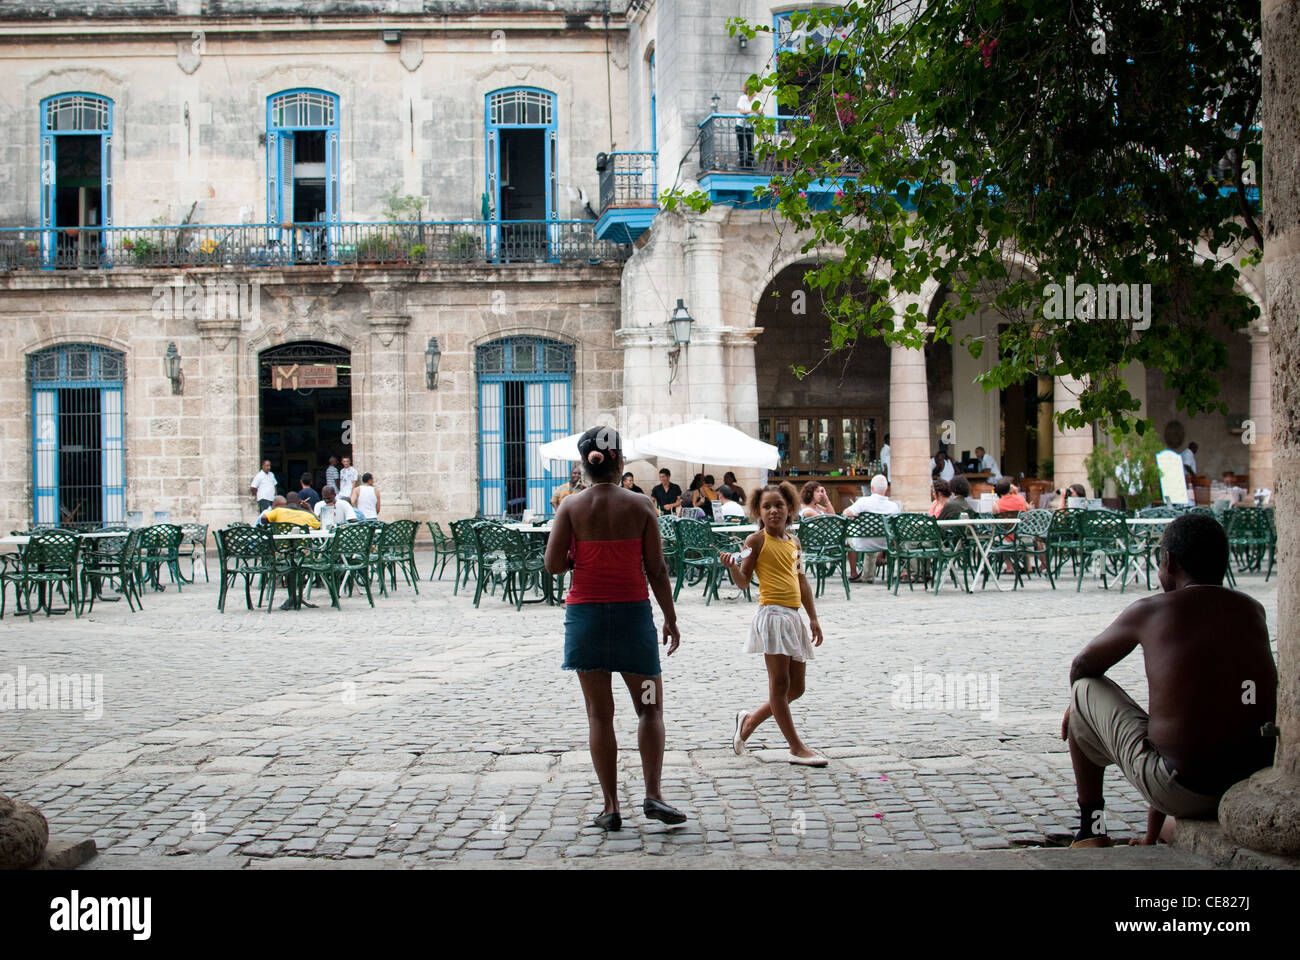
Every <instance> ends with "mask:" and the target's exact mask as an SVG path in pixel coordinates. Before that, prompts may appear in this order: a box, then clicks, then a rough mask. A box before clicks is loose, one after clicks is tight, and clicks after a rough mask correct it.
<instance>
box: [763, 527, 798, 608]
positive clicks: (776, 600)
mask: <svg viewBox="0 0 1300 960" xmlns="http://www.w3.org/2000/svg"><path fill="white" fill-rule="evenodd" d="M802 567H803V564H802V562H801V561H800V559H799V548H798V547H797V546H795V541H794V539H793V538H791V539H789V540H777V539H775V538H773V537H772V536H770V535H769V534H768V532H767V531H766V530H764V531H763V549H762V550H761V551H759V554H758V562H757V563H755V564H754V573H756V574H757V575H758V602H759V603H760V604H773V605H775V606H778V607H793V608H794V609H796V610H798V609H799V607H800V605H801V598H800V595H799V573H800V572H801V570H802Z"/></svg>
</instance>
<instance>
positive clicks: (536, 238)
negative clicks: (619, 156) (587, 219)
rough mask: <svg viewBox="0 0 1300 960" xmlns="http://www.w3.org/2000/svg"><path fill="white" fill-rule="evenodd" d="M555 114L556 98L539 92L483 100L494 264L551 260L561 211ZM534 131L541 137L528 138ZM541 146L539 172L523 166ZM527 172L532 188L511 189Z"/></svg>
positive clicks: (498, 93)
mask: <svg viewBox="0 0 1300 960" xmlns="http://www.w3.org/2000/svg"><path fill="white" fill-rule="evenodd" d="M555 112H556V100H555V94H553V93H551V92H550V91H549V90H543V89H541V88H538V87H509V88H506V89H501V90H494V91H492V92H491V93H489V94H488V95H487V96H486V97H485V98H484V126H485V130H486V135H487V150H486V159H487V185H488V200H489V203H490V205H491V210H490V213H491V217H490V219H491V220H492V221H494V225H493V227H492V229H491V230H490V231H489V233H490V235H491V246H492V250H491V254H492V256H493V258H500V257H501V256H502V255H503V254H505V255H507V256H512V257H515V258H518V259H522V260H528V259H548V260H549V259H551V256H550V251H551V250H552V249H553V242H554V240H555V237H554V236H552V234H553V233H554V231H555V230H556V227H555V226H554V223H553V221H555V220H556V219H557V218H558V217H559V207H560V204H559V177H558V173H557V159H558V150H557V143H556V120H555ZM531 131H536V135H533V136H528V135H527V134H529V133H530V132H531ZM520 134H524V135H523V136H521V135H520ZM538 141H540V147H541V149H540V151H539V153H540V155H535V156H534V157H533V158H532V160H533V162H534V163H535V162H537V161H540V168H539V169H538V168H531V164H527V165H526V164H525V163H524V162H522V161H521V155H523V156H524V157H526V156H527V154H526V151H529V150H536V149H537V147H538V146H539V143H538ZM526 166H527V167H530V168H531V169H527V171H526V172H527V175H528V178H529V181H530V182H528V183H527V184H526V185H525V184H518V183H512V182H511V180H512V177H518V176H519V175H520V172H521V171H522V170H524V169H525V167H526ZM525 191H526V194H525ZM539 200H540V202H539ZM525 213H526V215H525ZM546 221H551V222H549V223H548V222H546ZM512 223H514V224H519V226H515V227H511V226H509V224H512Z"/></svg>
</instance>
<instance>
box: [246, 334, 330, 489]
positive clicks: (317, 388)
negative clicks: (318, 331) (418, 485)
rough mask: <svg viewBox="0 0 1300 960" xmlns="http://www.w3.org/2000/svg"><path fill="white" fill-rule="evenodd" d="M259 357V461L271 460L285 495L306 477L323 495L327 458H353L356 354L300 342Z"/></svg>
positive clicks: (327, 464)
mask: <svg viewBox="0 0 1300 960" xmlns="http://www.w3.org/2000/svg"><path fill="white" fill-rule="evenodd" d="M257 359H258V364H257V366H258V395H259V404H258V411H259V417H258V424H259V431H258V443H259V445H260V446H261V460H270V461H271V470H272V472H274V473H275V477H276V480H277V481H278V484H279V491H280V492H281V493H285V492H287V491H289V490H297V489H298V480H299V478H300V477H301V476H302V475H303V474H304V473H306V474H310V476H311V478H312V486H313V487H314V488H315V489H316V490H317V491H318V492H319V491H320V488H321V485H322V484H323V483H324V481H325V469H326V467H328V466H329V458H330V457H338V458H339V459H340V460H341V459H342V458H343V457H351V456H352V353H351V351H349V350H347V349H346V348H344V347H339V346H335V345H334V344H332V343H321V342H318V341H315V340H299V341H296V342H294V343H286V344H282V345H280V346H278V347H271V348H270V349H267V350H263V351H262V352H261V353H260V354H258V358H257ZM259 462H260V461H259Z"/></svg>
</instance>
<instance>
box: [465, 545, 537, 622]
mask: <svg viewBox="0 0 1300 960" xmlns="http://www.w3.org/2000/svg"><path fill="white" fill-rule="evenodd" d="M474 541H475V543H476V544H477V546H478V550H477V553H478V556H477V565H478V587H477V589H476V590H475V592H474V606H476V607H477V606H478V604H479V601H480V600H481V599H482V596H483V589H484V587H485V586H491V588H492V590H491V592H493V593H495V592H496V587H497V586H498V585H500V586H501V587H502V594H501V599H503V600H506V601H509V600H511V599H513V600H514V604H515V609H516V610H520V609H522V608H523V602H524V593H525V592H526V590H527V589H528V588H529V587H530V586H534V585H536V586H538V587H540V586H541V577H542V576H545V574H546V571H545V569H544V567H543V565H542V560H541V556H540V555H539V554H538V553H537V552H536V551H530V550H529V549H528V544H527V543H525V542H524V535H523V534H522V533H520V532H519V531H518V530H511V529H509V528H508V527H506V526H504V525H503V524H498V523H479V524H475V525H474Z"/></svg>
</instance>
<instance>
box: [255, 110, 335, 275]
mask: <svg viewBox="0 0 1300 960" xmlns="http://www.w3.org/2000/svg"><path fill="white" fill-rule="evenodd" d="M322 148H323V149H322ZM321 191H323V194H324V196H323V198H322V197H320V195H319V194H320V192H321ZM304 196H311V197H312V198H313V199H314V203H313V207H314V209H311V208H309V209H296V207H297V206H298V205H299V204H298V201H299V200H302V199H303V198H304ZM322 199H323V203H321V200H322ZM340 206H341V204H340V198H339V98H338V96H337V95H336V94H333V93H329V92H328V91H325V90H316V89H311V88H305V87H304V88H301V89H296V90H282V91H280V92H279V93H275V94H272V95H271V96H269V97H267V98H266V219H267V222H268V223H270V224H272V225H273V226H272V228H271V236H270V237H269V240H270V242H271V243H273V244H275V243H279V242H281V240H282V239H283V240H284V242H290V241H292V242H293V243H294V244H296V245H302V246H309V247H311V248H312V249H310V250H303V251H301V253H302V254H303V255H304V256H311V255H314V254H315V253H316V247H317V246H318V245H319V244H321V243H323V242H326V240H327V239H328V241H329V242H330V243H331V247H332V245H333V244H334V243H337V241H338V237H337V236H336V235H335V234H337V232H338V227H337V226H334V225H336V224H337V223H338V222H339V208H340ZM321 222H324V223H326V224H330V225H331V226H330V227H329V228H328V229H329V233H330V234H331V236H329V237H328V238H327V237H326V236H325V232H326V231H325V230H323V229H320V228H311V227H308V228H306V229H304V230H302V231H294V235H293V236H292V237H286V238H282V237H281V235H280V234H281V230H280V225H282V224H289V223H321Z"/></svg>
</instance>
